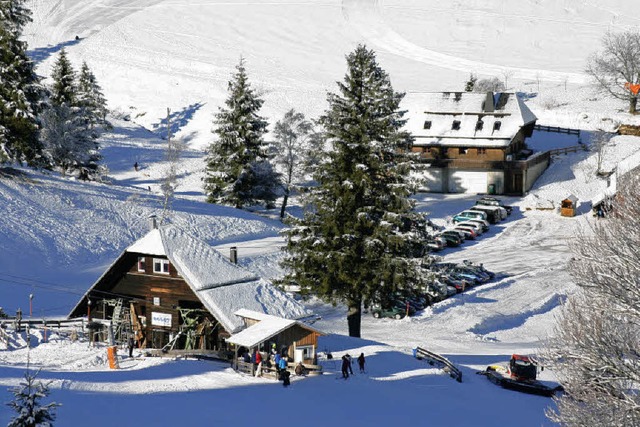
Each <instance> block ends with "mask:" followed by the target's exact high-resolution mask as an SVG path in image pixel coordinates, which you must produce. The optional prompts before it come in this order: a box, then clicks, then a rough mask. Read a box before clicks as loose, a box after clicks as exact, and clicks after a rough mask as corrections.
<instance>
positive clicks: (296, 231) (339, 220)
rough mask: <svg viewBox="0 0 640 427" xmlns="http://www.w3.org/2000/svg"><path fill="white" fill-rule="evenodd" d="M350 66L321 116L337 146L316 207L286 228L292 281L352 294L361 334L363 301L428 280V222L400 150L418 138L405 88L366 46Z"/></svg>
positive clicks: (319, 175) (314, 196)
mask: <svg viewBox="0 0 640 427" xmlns="http://www.w3.org/2000/svg"><path fill="white" fill-rule="evenodd" d="M347 64H348V71H347V74H346V76H345V79H344V82H338V88H339V93H330V94H329V95H328V97H327V99H328V102H329V108H328V110H327V111H325V113H324V115H323V116H322V117H321V118H320V120H319V123H320V124H321V125H322V126H323V128H324V134H325V137H326V138H327V141H328V142H329V143H330V144H331V146H332V148H331V149H330V150H329V151H328V152H327V153H326V156H325V158H324V159H323V161H322V163H321V164H320V165H319V166H318V168H317V171H316V174H315V175H316V180H317V181H318V186H317V187H316V188H314V189H312V190H311V192H310V194H309V196H308V200H307V202H308V205H309V206H311V208H310V209H308V211H307V212H306V213H305V215H304V217H303V218H302V219H301V220H294V221H293V224H292V227H291V229H290V230H289V231H287V232H286V233H285V234H286V235H287V238H288V241H287V246H286V248H285V249H286V252H287V257H286V258H285V259H284V261H283V265H284V267H285V268H286V269H287V271H288V273H287V275H286V277H285V279H284V280H285V282H291V283H297V284H298V285H300V286H301V288H302V290H303V291H304V292H310V293H313V294H315V295H318V296H320V297H321V298H323V299H325V300H327V301H330V302H334V303H335V302H344V303H345V304H346V305H347V306H348V314H347V321H348V324H349V335H350V336H356V337H358V336H360V321H361V307H362V304H363V303H365V304H366V303H369V302H372V301H376V302H380V303H383V304H384V303H385V302H388V300H387V299H388V298H391V294H392V293H393V291H394V290H397V289H400V288H409V287H411V286H418V285H420V284H421V281H422V280H423V279H422V277H423V276H422V272H421V270H422V269H421V261H422V259H421V257H422V256H423V245H422V237H423V236H422V233H421V231H420V230H424V227H419V225H420V224H423V219H422V217H421V216H420V215H419V214H417V213H415V212H414V210H413V203H412V201H411V200H410V199H409V198H408V196H409V194H410V188H409V186H408V184H407V183H406V180H405V176H406V173H407V171H408V164H406V163H405V162H404V161H403V160H402V158H401V157H399V156H398V154H397V153H398V151H399V150H400V149H402V148H406V147H407V146H408V144H409V143H410V142H411V136H410V135H409V134H408V133H406V132H404V131H402V130H401V127H402V126H403V124H404V123H405V121H404V120H403V119H402V116H403V115H404V111H400V110H399V104H400V101H401V100H402V97H403V96H404V94H401V93H398V92H395V91H394V90H393V88H392V87H391V83H390V81H389V77H388V75H387V74H386V72H385V71H383V70H382V69H381V68H380V66H379V65H378V63H377V62H376V58H375V54H374V52H373V51H371V50H368V49H367V48H366V47H364V46H362V45H361V46H358V47H357V48H356V50H355V51H354V52H352V53H351V54H349V55H348V56H347Z"/></svg>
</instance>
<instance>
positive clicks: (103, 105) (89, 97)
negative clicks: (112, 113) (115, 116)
mask: <svg viewBox="0 0 640 427" xmlns="http://www.w3.org/2000/svg"><path fill="white" fill-rule="evenodd" d="M76 102H77V105H78V107H79V108H80V114H81V115H82V117H83V118H84V122H85V124H86V126H87V127H88V129H90V130H91V131H92V134H91V136H92V137H93V138H97V137H98V136H99V133H100V132H99V130H101V129H104V128H106V127H108V126H109V123H108V122H107V111H108V110H107V100H106V99H105V97H104V95H103V94H102V89H101V88H100V85H99V84H98V81H97V80H96V76H95V75H94V74H93V72H92V71H91V69H90V68H89V66H88V65H87V63H86V62H85V61H83V62H82V67H81V68H80V74H79V75H78V85H77V93H76Z"/></svg>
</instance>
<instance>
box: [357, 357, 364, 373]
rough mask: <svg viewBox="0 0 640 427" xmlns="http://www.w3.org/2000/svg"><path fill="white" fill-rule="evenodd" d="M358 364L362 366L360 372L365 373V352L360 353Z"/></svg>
mask: <svg viewBox="0 0 640 427" xmlns="http://www.w3.org/2000/svg"><path fill="white" fill-rule="evenodd" d="M358 366H359V367H360V373H361V374H364V353H360V356H358Z"/></svg>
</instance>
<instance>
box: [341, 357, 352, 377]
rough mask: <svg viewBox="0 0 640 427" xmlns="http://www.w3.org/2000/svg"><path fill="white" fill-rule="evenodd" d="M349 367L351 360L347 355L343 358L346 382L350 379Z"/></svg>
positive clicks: (343, 374)
mask: <svg viewBox="0 0 640 427" xmlns="http://www.w3.org/2000/svg"><path fill="white" fill-rule="evenodd" d="M349 367H350V366H349V359H347V356H346V355H344V356H342V378H344V379H345V380H346V379H347V378H349Z"/></svg>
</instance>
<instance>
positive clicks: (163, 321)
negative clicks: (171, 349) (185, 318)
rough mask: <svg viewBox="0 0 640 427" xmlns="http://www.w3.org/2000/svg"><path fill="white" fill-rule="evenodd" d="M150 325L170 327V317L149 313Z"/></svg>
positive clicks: (165, 314)
mask: <svg viewBox="0 0 640 427" xmlns="http://www.w3.org/2000/svg"><path fill="white" fill-rule="evenodd" d="M151 325H152V326H166V327H168V328H170V327H171V315H170V314H167V313H156V312H155V311H152V312H151Z"/></svg>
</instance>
